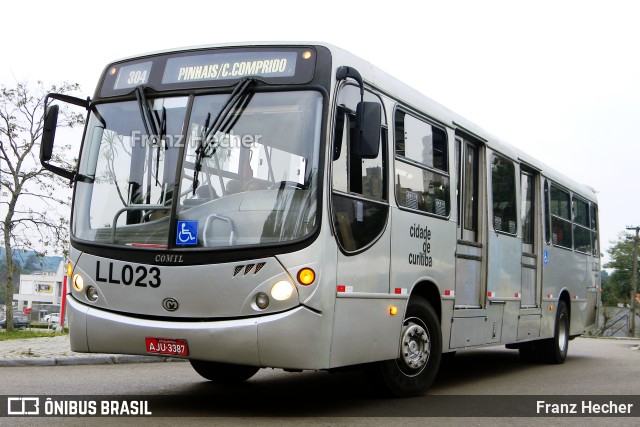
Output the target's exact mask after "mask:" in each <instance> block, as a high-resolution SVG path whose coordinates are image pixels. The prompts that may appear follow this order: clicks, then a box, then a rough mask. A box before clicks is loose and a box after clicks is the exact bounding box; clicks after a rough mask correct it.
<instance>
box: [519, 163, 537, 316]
mask: <svg viewBox="0 0 640 427" xmlns="http://www.w3.org/2000/svg"><path fill="white" fill-rule="evenodd" d="M537 182H538V175H537V174H536V173H535V172H533V171H530V170H526V169H523V170H521V172H520V215H521V218H520V220H521V228H522V258H521V270H522V274H521V276H522V295H521V300H520V308H534V307H537V306H538V295H539V294H540V292H539V289H540V278H539V275H538V271H539V270H538V255H537V253H538V251H537V246H538V245H537V243H536V242H537V239H538V238H539V236H538V233H537V230H538V229H539V227H538V221H539V220H538V217H539V216H538V215H539V213H538V212H537V210H536V206H539V205H540V204H539V203H537V201H538V200H540V194H538V191H537V190H538V188H539V186H538V185H537Z"/></svg>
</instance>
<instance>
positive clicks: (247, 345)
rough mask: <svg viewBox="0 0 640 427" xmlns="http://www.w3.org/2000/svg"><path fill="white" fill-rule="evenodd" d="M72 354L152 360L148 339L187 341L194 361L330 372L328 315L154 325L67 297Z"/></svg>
mask: <svg viewBox="0 0 640 427" xmlns="http://www.w3.org/2000/svg"><path fill="white" fill-rule="evenodd" d="M67 307H68V308H67V309H68V312H69V319H70V335H71V350H73V351H77V352H82V353H119V354H139V355H149V353H147V350H146V345H145V338H146V337H157V338H175V339H184V340H186V341H187V344H188V347H189V356H188V357H189V358H190V359H197V360H210V361H215V362H225V363H233V364H239V365H251V366H261V367H274V368H288V369H326V368H328V367H329V348H328V345H323V344H322V343H328V342H330V337H323V336H321V334H322V331H323V330H326V329H327V328H323V327H322V322H323V319H324V318H323V316H322V315H321V314H319V313H317V312H315V311H311V310H309V309H308V308H306V307H304V306H298V307H296V308H294V309H291V310H288V311H285V312H282V313H276V314H271V315H265V316H260V317H251V318H244V319H235V320H220V321H167V320H150V319H140V318H136V317H130V316H126V315H124V314H117V313H112V312H108V311H104V310H101V309H97V308H95V307H91V306H88V305H85V304H82V303H80V302H78V301H77V300H76V299H75V298H73V297H72V296H71V295H69V296H68V298H67Z"/></svg>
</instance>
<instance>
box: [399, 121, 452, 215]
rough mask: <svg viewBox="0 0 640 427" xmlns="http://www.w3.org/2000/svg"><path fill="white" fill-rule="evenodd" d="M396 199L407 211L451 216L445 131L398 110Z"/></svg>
mask: <svg viewBox="0 0 640 427" xmlns="http://www.w3.org/2000/svg"><path fill="white" fill-rule="evenodd" d="M395 135H396V141H395V144H396V162H395V178H396V182H395V185H396V197H397V201H398V204H399V205H400V206H404V207H406V208H410V209H415V210H419V211H423V212H428V213H432V214H435V215H439V216H443V217H446V216H448V215H449V175H448V174H447V173H446V172H447V170H448V167H447V141H446V134H445V132H444V130H442V129H440V128H436V127H434V126H432V125H431V124H429V123H427V122H425V121H422V120H420V119H417V118H415V117H413V116H411V115H409V114H406V113H405V112H403V111H401V110H398V111H396V114H395Z"/></svg>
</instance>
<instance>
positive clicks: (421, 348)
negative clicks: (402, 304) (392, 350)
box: [398, 317, 431, 377]
mask: <svg viewBox="0 0 640 427" xmlns="http://www.w3.org/2000/svg"><path fill="white" fill-rule="evenodd" d="M400 350H401V353H400V359H399V360H400V361H401V362H402V363H399V364H398V366H399V368H400V370H401V371H402V372H403V373H404V374H405V375H407V376H411V377H412V376H416V375H418V374H420V372H422V371H423V370H424V368H425V367H426V366H427V363H428V362H429V356H430V355H431V337H430V336H429V330H428V329H427V327H426V325H425V324H424V322H422V320H420V319H418V318H415V317H412V318H409V319H407V320H406V321H405V324H404V326H403V328H402V341H401V342H400Z"/></svg>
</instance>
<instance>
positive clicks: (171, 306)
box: [162, 298, 180, 311]
mask: <svg viewBox="0 0 640 427" xmlns="http://www.w3.org/2000/svg"><path fill="white" fill-rule="evenodd" d="M162 307H163V308H164V309H165V310H167V311H176V310H177V309H178V308H180V304H178V301H177V300H176V299H175V298H165V299H164V300H162Z"/></svg>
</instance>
